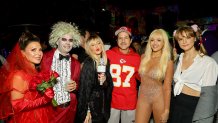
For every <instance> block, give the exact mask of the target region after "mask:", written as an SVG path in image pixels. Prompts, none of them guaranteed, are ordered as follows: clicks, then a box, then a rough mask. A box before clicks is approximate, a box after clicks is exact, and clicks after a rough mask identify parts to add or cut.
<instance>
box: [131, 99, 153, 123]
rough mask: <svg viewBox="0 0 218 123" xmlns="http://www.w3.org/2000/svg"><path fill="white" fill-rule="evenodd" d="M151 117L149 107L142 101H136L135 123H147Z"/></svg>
mask: <svg viewBox="0 0 218 123" xmlns="http://www.w3.org/2000/svg"><path fill="white" fill-rule="evenodd" d="M150 116H151V105H150V104H148V103H147V102H146V101H145V100H144V99H140V98H139V99H138V101H137V106H136V115H135V123H149V120H150Z"/></svg>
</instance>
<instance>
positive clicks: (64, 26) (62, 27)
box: [49, 21, 80, 48]
mask: <svg viewBox="0 0 218 123" xmlns="http://www.w3.org/2000/svg"><path fill="white" fill-rule="evenodd" d="M51 30H52V31H51V33H50V35H49V44H50V46H51V47H53V48H57V44H56V42H57V41H58V39H59V38H61V37H62V36H64V35H66V34H70V35H71V36H72V37H73V40H74V42H73V47H79V45H80V33H79V29H78V27H77V26H76V25H75V24H74V23H73V24H71V23H67V22H63V21H60V22H57V23H56V24H54V25H53V26H52V28H51Z"/></svg>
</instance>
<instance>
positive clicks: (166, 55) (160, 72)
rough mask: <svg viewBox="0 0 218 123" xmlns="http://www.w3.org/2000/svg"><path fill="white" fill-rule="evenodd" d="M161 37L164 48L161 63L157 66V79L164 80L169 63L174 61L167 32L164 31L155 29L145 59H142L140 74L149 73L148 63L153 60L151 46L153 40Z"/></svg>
mask: <svg viewBox="0 0 218 123" xmlns="http://www.w3.org/2000/svg"><path fill="white" fill-rule="evenodd" d="M159 35H160V36H161V37H162V40H163V41H164V46H163V48H162V54H161V58H160V62H159V64H157V66H158V69H157V72H156V74H157V79H159V80H162V79H164V76H165V72H166V69H167V64H168V61H169V60H172V53H171V45H170V43H169V37H168V35H167V33H166V31H165V30H163V29H155V30H153V31H152V32H151V34H150V36H149V39H148V44H147V46H146V49H145V52H144V57H143V58H142V60H141V63H140V67H139V73H140V74H141V75H143V74H144V73H145V72H146V71H147V69H148V66H149V64H148V62H149V61H150V60H151V55H152V49H151V45H150V43H151V39H152V38H153V37H155V36H159Z"/></svg>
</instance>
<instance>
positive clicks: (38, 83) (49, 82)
mask: <svg viewBox="0 0 218 123" xmlns="http://www.w3.org/2000/svg"><path fill="white" fill-rule="evenodd" d="M57 77H59V75H58V73H57V72H55V71H50V72H41V73H39V74H38V75H37V76H34V77H33V79H32V81H31V83H30V84H31V86H30V90H37V91H39V92H41V93H42V94H43V93H44V92H45V90H46V89H47V88H51V87H54V85H55V84H56V83H57ZM52 105H53V106H54V107H56V106H57V105H58V104H57V102H56V100H55V99H54V98H53V99H52Z"/></svg>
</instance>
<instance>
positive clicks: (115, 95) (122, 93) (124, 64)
mask: <svg viewBox="0 0 218 123" xmlns="http://www.w3.org/2000/svg"><path fill="white" fill-rule="evenodd" d="M106 53H107V57H108V59H109V61H110V73H111V76H112V78H113V83H114V89H113V92H112V102H111V107H112V108H116V109H120V110H133V109H135V108H136V102H137V90H136V85H137V83H136V77H137V76H139V75H138V69H139V65H140V56H139V55H138V54H137V53H135V52H134V51H133V50H132V49H130V52H129V53H128V54H123V53H121V52H120V51H119V49H118V47H114V48H112V49H111V50H107V52H106Z"/></svg>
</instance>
